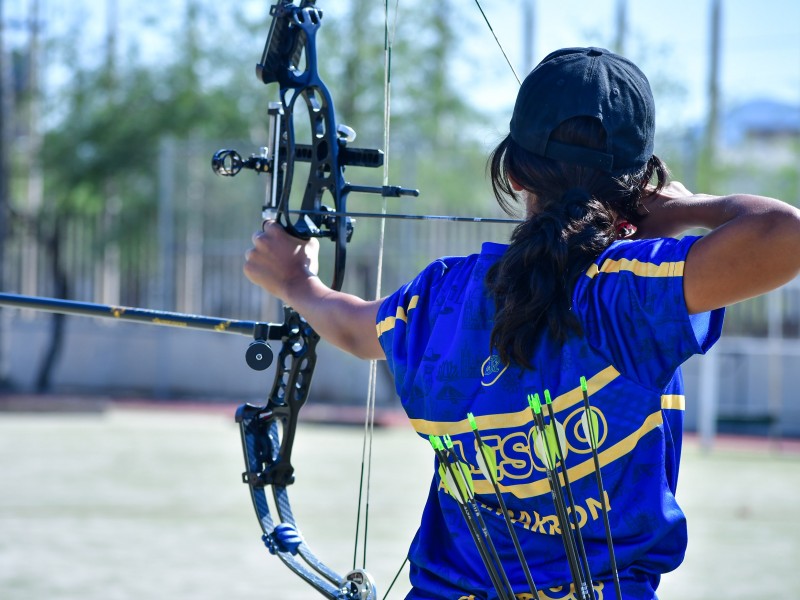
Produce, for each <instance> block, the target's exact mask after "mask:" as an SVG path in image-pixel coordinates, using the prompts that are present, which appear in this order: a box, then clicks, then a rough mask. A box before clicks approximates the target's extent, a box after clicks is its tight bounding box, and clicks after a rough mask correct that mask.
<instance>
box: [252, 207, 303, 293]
mask: <svg viewBox="0 0 800 600" xmlns="http://www.w3.org/2000/svg"><path fill="white" fill-rule="evenodd" d="M252 241H253V247H252V248H251V249H250V250H248V251H247V253H246V254H245V263H244V274H245V276H246V277H247V278H248V279H249V280H250V281H252V282H253V283H254V284H256V285H258V286H259V287H262V288H264V289H265V290H266V291H267V292H268V293H270V294H271V295H273V296H276V297H278V298H280V299H281V300H283V301H284V302H286V303H288V304H292V291H293V290H297V289H299V288H300V287H302V285H303V284H304V283H305V282H307V281H308V280H309V279H310V278H312V277H314V276H316V274H317V272H318V270H319V241H318V240H317V239H316V238H311V239H308V240H301V239H299V238H297V237H294V236H292V235H290V234H289V233H287V232H286V230H284V228H283V227H281V226H280V225H279V224H277V223H276V222H275V221H265V222H264V225H263V226H262V231H259V232H258V233H256V234H254V235H253V238H252Z"/></svg>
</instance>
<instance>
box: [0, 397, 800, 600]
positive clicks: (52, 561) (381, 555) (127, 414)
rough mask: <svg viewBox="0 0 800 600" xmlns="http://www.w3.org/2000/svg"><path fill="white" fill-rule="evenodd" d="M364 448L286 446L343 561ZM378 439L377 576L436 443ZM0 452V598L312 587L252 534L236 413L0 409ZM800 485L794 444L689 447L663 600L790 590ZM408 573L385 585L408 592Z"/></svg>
mask: <svg viewBox="0 0 800 600" xmlns="http://www.w3.org/2000/svg"><path fill="white" fill-rule="evenodd" d="M231 413H232V410H231ZM361 445H362V431H361V430H360V429H359V428H346V427H322V426H311V425H307V426H302V427H301V429H300V433H299V439H298V440H297V445H296V451H295V459H294V461H293V462H294V464H295V467H296V473H297V483H296V484H295V486H294V489H293V490H292V493H293V503H294V505H295V511H296V516H297V520H298V522H299V523H300V524H301V526H302V528H303V533H304V535H305V537H306V539H307V541H308V542H309V544H310V545H311V546H312V548H314V549H315V551H316V552H317V553H318V554H319V555H320V556H321V557H322V558H323V559H324V560H326V561H327V562H329V564H331V566H333V567H335V568H337V569H339V570H341V571H347V570H348V569H349V568H350V567H351V566H352V560H353V559H352V553H353V529H354V523H355V516H356V514H355V513H356V498H357V494H358V489H357V479H358V472H359V469H360V452H361ZM374 451H375V457H374V469H373V477H372V486H371V516H370V521H369V529H370V540H369V547H368V558H367V569H368V570H369V571H371V572H372V573H373V574H374V576H375V578H376V580H377V583H378V586H379V589H380V590H384V589H385V588H386V585H387V584H388V582H389V580H390V579H391V577H392V575H393V574H394V571H395V570H396V569H397V567H398V566H399V565H400V563H401V562H402V560H403V557H404V553H405V549H406V547H407V545H408V543H409V541H410V539H411V537H412V535H413V532H414V529H415V527H416V521H417V519H418V515H419V513H420V507H421V505H422V502H423V500H424V497H425V494H426V493H427V486H428V481H429V476H430V474H429V471H430V466H431V461H432V456H431V451H430V449H429V447H428V446H427V444H426V443H424V442H422V441H421V440H419V439H418V438H416V436H415V435H414V434H413V432H412V431H411V430H410V429H407V428H392V429H383V430H379V431H377V432H376V434H375V440H374ZM0 457H1V458H0V598H2V599H3V600H40V599H41V600H66V599H81V600H101V599H102V600H117V599H120V600H122V599H136V600H144V599H148V600H150V599H169V600H183V599H186V600H190V599H191V600H205V599H207V600H212V599H213V600H216V599H220V600H222V599H224V600H244V599H248V600H250V599H258V598H267V599H280V600H294V599H308V598H314V597H316V596H315V593H314V592H313V591H312V590H311V589H310V588H308V587H307V586H306V584H304V583H303V582H302V581H300V580H299V579H297V578H295V577H294V576H293V575H292V574H291V573H289V572H288V570H286V568H285V567H284V566H283V565H282V564H280V562H279V561H278V560H277V559H276V558H275V557H272V556H270V555H269V554H268V552H267V551H266V549H265V548H264V546H263V545H262V543H261V541H260V530H259V528H258V524H257V522H256V520H255V517H254V515H253V511H252V507H251V505H250V500H249V496H248V493H247V489H246V487H245V485H243V484H242V483H240V478H241V475H240V474H241V471H242V469H243V462H242V458H241V453H240V448H239V434H238V430H237V428H236V425H235V424H234V423H233V419H232V417H231V415H230V414H226V413H224V412H213V413H202V412H196V411H195V412H193V411H182V412H179V411H165V410H141V409H136V410H131V409H120V408H111V409H109V410H107V411H105V412H103V413H98V414H14V413H0ZM799 495H800V453H797V452H777V451H775V450H774V449H773V450H770V449H769V448H768V447H766V446H764V445H761V446H756V447H752V446H751V445H750V444H747V445H744V444H743V445H742V448H740V449H735V448H732V446H731V445H730V444H729V443H726V444H724V445H720V446H719V447H718V448H717V449H716V450H715V451H714V452H712V453H711V454H704V453H701V452H700V451H699V450H698V449H696V448H695V447H693V446H692V445H691V444H690V445H689V447H688V448H687V449H686V452H685V456H684V462H683V467H682V478H681V484H680V488H679V499H680V500H681V501H682V502H683V505H684V507H685V509H686V512H687V513H688V518H689V531H690V547H689V552H688V555H687V559H686V562H685V563H684V565H683V566H682V567H681V568H680V569H679V570H678V572H676V573H674V574H670V575H668V576H667V578H666V579H665V581H664V583H663V585H662V589H661V594H660V597H661V600H670V599H675V600H717V599H722V598H725V599H727V600H732V599H739V598H740V599H745V598H746V599H748V600H750V599H752V598H795V597H796V596H795V595H794V594H800V592H798V591H797V590H800V567H798V565H800V501H798V496H799ZM404 579H405V577H404V576H402V577H401V583H400V584H398V586H397V587H396V589H395V590H393V592H392V594H391V595H390V598H395V599H401V598H403V596H404V592H405V590H406V589H407V584H406V583H405V582H404ZM381 595H382V593H381Z"/></svg>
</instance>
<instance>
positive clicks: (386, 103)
mask: <svg viewBox="0 0 800 600" xmlns="http://www.w3.org/2000/svg"><path fill="white" fill-rule="evenodd" d="M399 4H400V0H395V3H394V19H393V21H392V25H391V29H390V26H389V23H390V19H389V14H390V11H389V0H384V2H383V16H384V19H383V23H384V42H383V56H384V58H383V152H384V161H383V185H384V186H388V185H389V140H390V123H391V120H390V114H391V82H392V79H391V66H392V45H393V42H394V36H395V32H396V29H397V21H398V12H399V11H398V7H399ZM475 4H476V5H477V6H478V10H479V11H480V13H481V15H482V16H483V20H484V21H485V22H486V25H487V27H488V28H489V31H491V33H492V36H493V37H494V40H495V43H496V44H497V47H498V48H499V49H500V52H501V53H502V54H503V57H504V58H505V60H506V63H507V64H508V66H509V68H510V69H511V72H512V73H513V74H514V77H515V78H516V80H517V83H519V84H521V83H522V81H521V79H520V78H519V75H518V74H517V71H516V69H514V65H513V64H512V63H511V60H510V59H509V57H508V54H507V53H506V51H505V48H504V47H503V44H502V43H501V42H500V40H499V39H498V37H497V34H496V33H495V31H494V28H493V27H492V24H491V22H490V21H489V18H488V16H487V15H486V13H485V12H484V10H483V7H482V6H481V3H480V1H479V0H475ZM387 212H388V203H387V198H386V196H383V201H382V203H381V211H380V214H381V218H380V224H379V236H378V257H377V258H378V265H377V269H376V278H375V279H376V281H375V300H379V299H380V298H381V283H382V279H383V257H384V247H385V240H386V214H387ZM377 373H378V361H377V360H375V359H373V360H370V363H369V383H368V389H367V400H366V411H365V417H364V439H363V443H362V449H361V481H360V483H359V489H358V514H357V517H356V540H355V547H354V549H353V569H355V568H356V564H357V562H358V544H359V532H360V521H361V515H362V512H363V514H364V533H363V544H362V568H363V569H366V565H367V534H368V529H369V496H370V480H371V474H372V442H373V438H374V435H373V434H374V431H375V403H376V397H377V379H378V378H377ZM362 501H363V511H362ZM407 561H408V557H406V558H405V560H404V561H403V564H402V565H401V566H400V569H399V570H398V571H397V574H395V576H394V579H393V580H392V583H391V584H390V586H389V588H388V589H387V590H386V594H385V595H384V600H385V599H386V597H387V596H388V595H389V592H390V591H391V589H392V587H393V586H394V584H395V582H396V581H397V578H398V576H399V575H400V572H401V571H402V570H403V568H404V567H405V565H406V562H407Z"/></svg>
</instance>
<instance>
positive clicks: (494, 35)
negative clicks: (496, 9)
mask: <svg viewBox="0 0 800 600" xmlns="http://www.w3.org/2000/svg"><path fill="white" fill-rule="evenodd" d="M475 4H476V5H477V6H478V10H479V11H481V15H482V16H483V20H484V21H485V22H486V26H487V27H488V28H489V31H491V32H492V36H493V37H494V41H495V43H496V44H497V47H498V48H500V52H502V53H503V58H505V59H506V63H508V66H509V68H510V69H511V72H512V73H513V74H514V77H515V78H516V80H517V83H518V84H520V85H522V80H521V79H520V78H519V75H518V74H517V70H516V69H515V68H514V65H513V64H511V59H510V58H508V54H506V49H505V48H503V44H501V43H500V39H499V38H498V37H497V34H496V33H495V32H494V27H492V23H491V21H489V17H487V16H486V13H485V12H483V7H482V6H481V3H480V0H475Z"/></svg>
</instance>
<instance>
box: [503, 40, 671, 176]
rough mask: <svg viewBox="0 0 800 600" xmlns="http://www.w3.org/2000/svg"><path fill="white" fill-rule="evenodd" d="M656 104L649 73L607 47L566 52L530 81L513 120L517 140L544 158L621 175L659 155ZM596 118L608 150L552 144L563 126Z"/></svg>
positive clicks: (554, 56) (542, 64) (521, 93)
mask: <svg viewBox="0 0 800 600" xmlns="http://www.w3.org/2000/svg"><path fill="white" fill-rule="evenodd" d="M655 112H656V111H655V102H654V101H653V92H652V91H651V90H650V83H649V82H648V81H647V77H645V75H644V73H642V72H641V70H639V68H638V67H637V66H636V65H635V64H633V63H632V62H631V61H629V60H628V59H627V58H624V57H622V56H619V55H617V54H614V53H613V52H610V51H608V50H605V49H603V48H564V49H562V50H557V51H555V52H553V53H551V54H549V55H548V56H547V57H545V59H544V60H543V61H542V62H540V63H539V65H538V66H537V67H536V68H535V69H534V70H533V71H531V72H530V74H529V75H528V76H527V77H526V78H525V81H523V82H522V86H521V87H520V90H519V94H518V95H517V102H516V104H515V105H514V114H513V116H512V117H511V138H512V139H513V140H514V141H515V142H516V143H517V144H519V145H520V146H522V147H523V148H525V149H526V150H528V151H529V152H532V153H534V154H536V155H538V156H543V157H546V158H552V159H554V160H558V161H563V162H568V163H573V164H579V165H583V166H590V167H595V168H597V169H600V170H602V171H607V172H609V173H612V174H615V175H617V174H620V173H623V172H626V171H631V170H636V169H640V168H642V167H644V165H645V164H646V163H647V161H648V160H649V159H650V157H651V156H652V155H653V136H654V133H655ZM573 117H595V118H597V119H599V120H600V122H601V123H602V125H603V128H604V129H605V130H606V149H605V152H603V151H599V150H594V149H589V148H583V147H581V146H574V145H569V144H563V143H559V142H555V141H552V140H550V134H551V133H552V132H553V130H554V129H555V128H556V127H558V126H559V125H560V124H561V123H563V122H564V121H566V120H567V119H570V118H573Z"/></svg>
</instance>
